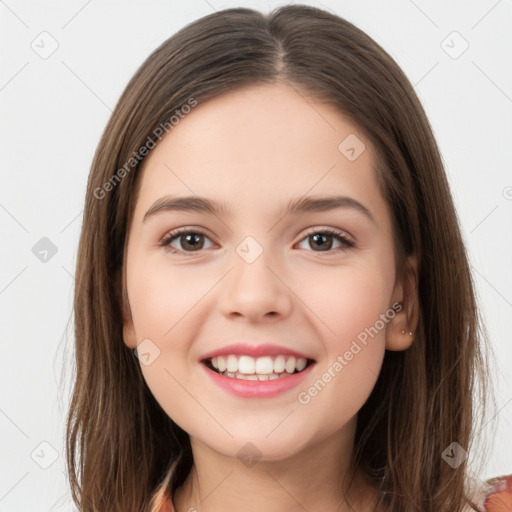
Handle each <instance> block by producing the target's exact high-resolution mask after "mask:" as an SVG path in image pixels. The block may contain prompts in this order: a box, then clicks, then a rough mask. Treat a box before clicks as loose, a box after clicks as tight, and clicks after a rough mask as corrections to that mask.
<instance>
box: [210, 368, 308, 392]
mask: <svg viewBox="0 0 512 512" xmlns="http://www.w3.org/2000/svg"><path fill="white" fill-rule="evenodd" d="M314 365H315V363H313V364H310V365H309V366H308V367H307V368H305V369H304V370H302V371H301V372H299V373H294V374H293V375H291V376H289V377H281V378H279V379H273V380H243V379H236V378H233V377H226V376H225V375H221V374H220V373H217V372H214V371H213V370H210V368H208V366H206V365H205V364H204V363H201V366H202V367H203V368H204V370H205V371H206V373H207V374H208V376H209V377H210V379H212V381H213V382H214V383H215V384H216V385H217V386H219V387H220V388H222V389H225V390H226V391H229V392H230V393H232V394H233V395H236V396H240V397H243V398H270V397H273V396H276V395H279V394H280V393H284V392H285V391H288V390H290V389H292V388H294V387H295V386H298V385H299V384H300V383H301V382H302V381H303V380H304V379H305V378H306V376H307V375H309V373H310V372H311V369H312V368H313V366H314Z"/></svg>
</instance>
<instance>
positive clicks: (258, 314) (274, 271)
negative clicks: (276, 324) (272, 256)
mask: <svg viewBox="0 0 512 512" xmlns="http://www.w3.org/2000/svg"><path fill="white" fill-rule="evenodd" d="M282 274H283V272H282V271H281V272H280V271H279V269H278V267H276V265H275V260H274V265H272V263H271V262H270V261H269V259H268V258H267V255H266V251H263V253H262V254H261V255H260V256H259V257H258V258H257V259H256V260H255V261H253V262H252V263H248V262H246V261H244V259H242V258H241V257H239V256H238V254H235V256H234V258H233V268H232V270H231V271H230V272H229V274H228V275H227V276H226V278H225V283H224V286H223V291H222V295H221V297H220V299H219V300H220V308H221V311H222V313H223V314H224V315H225V316H227V317H230V318H235V317H239V318H246V319H247V320H248V321H250V322H261V321H268V320H269V319H271V318H275V319H276V320H277V319H278V318H281V319H282V318H284V317H286V316H288V315H289V314H290V311H291V307H292V295H293V292H292V291H291V288H290V287H289V284H288V283H286V279H284V276H283V275H282Z"/></svg>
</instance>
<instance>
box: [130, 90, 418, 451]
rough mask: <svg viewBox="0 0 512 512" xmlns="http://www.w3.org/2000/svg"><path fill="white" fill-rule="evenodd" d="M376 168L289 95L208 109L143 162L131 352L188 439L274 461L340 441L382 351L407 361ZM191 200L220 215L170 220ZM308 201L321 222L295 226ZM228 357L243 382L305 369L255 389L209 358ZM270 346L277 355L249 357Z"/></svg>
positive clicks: (187, 213)
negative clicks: (245, 449)
mask: <svg viewBox="0 0 512 512" xmlns="http://www.w3.org/2000/svg"><path fill="white" fill-rule="evenodd" d="M347 137H348V139H347ZM351 148H352V149H351ZM374 165H375V155H374V151H373V148H372V146H371V144H370V141H369V140H368V139H367V138H366V137H365V135H364V134H363V133H362V132H361V131H360V130H359V129H358V127H357V126H355V125H353V124H351V123H350V122H349V121H348V120H347V119H346V118H344V117H343V116H342V115H341V114H340V113H339V112H338V111H337V110H335V109H334V108H333V107H331V106H328V105H326V104H323V103H320V102H317V101H314V99H312V98H308V99H307V101H305V99H304V98H303V97H302V96H300V95H299V94H298V93H297V92H295V90H294V89H292V88H290V87H288V86H286V85H284V84H278V85H263V86H255V87H251V88H246V89H243V90H239V91H236V92H230V93H228V94H226V95H224V96H221V97H218V98H215V99H213V100H210V101H208V102H205V103H204V104H199V105H198V106H197V107H196V108H195V109H193V110H192V111H191V112H190V113H189V114H188V115H187V116H186V117H185V118H184V119H182V120H180V122H179V124H177V125H175V126H174V127H173V129H172V131H170V132H169V133H168V134H167V135H166V136H165V137H164V138H163V140H162V141H161V143H160V144H159V145H158V146H157V147H156V148H155V149H153V150H152V151H151V153H150V154H149V155H148V156H147V157H146V159H145V162H144V167H143V170H142V174H141V176H139V179H140V180H141V181H140V189H139V194H138V197H137V202H136V206H135V209H134V216H133V221H132V223H131V227H130V231H129V233H128V237H127V243H126V250H125V260H124V271H125V285H126V289H127V296H128V299H129V310H128V309H127V310H126V311H125V321H124V341H125V344H126V345H127V346H129V347H130V348H135V347H136V346H137V345H139V344H141V343H142V345H140V347H139V363H140V366H141V370H142V372H143V375H144V378H145V380H146V382H147V384H148V386H149V388H150V389H151V391H152V393H153V395H154V397H155V399H156V400H157V401H158V402H159V404H160V405H161V406H162V408H163V409H164V410H165V411H166V413H167V414H168V415H169V417H171V418H172V419H173V420H174V421H175V422H176V423H177V424H178V425H180V426H181V427H182V428H183V429H184V430H185V431H187V432H188V433H189V434H190V436H191V438H193V439H195V440H198V441H199V442H201V443H202V444H204V445H205V446H208V447H210V448H212V449H213V450H215V451H216V452H218V453H220V454H224V455H226V456H230V457H235V456H237V453H238V452H239V450H240V448H241V447H242V446H244V445H245V443H247V442H251V443H253V444H254V445H255V446H256V447H257V448H258V450H259V451H260V452H261V454H262V457H263V458H264V459H268V460H271V459H278V458H283V457H286V456H288V455H292V454H294V453H297V452H299V451H300V450H304V449H306V448H307V447H311V446H313V445H314V444H316V443H318V442H320V441H323V440H326V439H328V438H330V437H332V436H336V435H342V433H343V431H344V429H348V428H349V427H350V428H352V427H353V425H354V421H355V419H356V418H357V412H358V410H359V409H360V408H361V406H362V405H363V404H364V402H365V401H366V399H367V398H368V396H369V394H370V392H371V390H372V389H373V387H374V384H375V382H376V380H377V376H378V374H379V371H380V368H381V364H382V360H383V357H384V351H385V350H386V348H387V349H390V350H402V349H405V348H407V347H408V346H409V342H408V330H409V327H410V326H409V325H407V318H406V315H407V312H406V311H405V308H403V309H402V310H401V311H400V307H401V306H400V305H398V306H397V305H396V303H397V302H400V301H402V299H403V298H404V290H405V285H404V283H402V282H401V281H399V280H398V279H397V278H396V275H395V255H394V247H393V236H392V223H391V212H390V210H389V207H388V205H387V204H386V202H385V200H384V198H383V196H382V194H381V192H380V190H379V188H378V185H377V176H376V174H375V170H374V168H373V166H374ZM185 197H192V198H194V199H195V200H196V206H197V204H199V201H197V200H198V198H199V197H200V198H206V199H208V200H209V201H210V202H211V203H212V204H213V205H214V206H217V207H218V208H219V210H218V211H215V212H212V211H210V210H209V209H208V208H203V209H201V208H199V209H197V208H195V209H194V208H190V202H188V203H186V202H183V201H182V202H181V203H178V204H176V203H175V204H174V206H173V205H172V204H170V203H169V201H168V204H167V206H162V205H163V204H164V201H161V200H162V198H167V199H179V198H185ZM339 197H342V198H344V199H342V200H340V201H338V203H335V201H333V202H332V203H331V204H330V207H329V208H326V207H325V204H326V202H324V203H323V205H324V207H319V205H320V206H321V203H314V201H313V200H316V199H319V198H339ZM304 198H310V202H309V205H310V206H311V205H314V204H316V208H309V209H308V208H306V209H304V208H302V209H301V208H297V209H296V210H293V211H291V212H288V207H289V205H290V204H291V203H293V202H294V201H295V202H296V200H297V199H304ZM155 204H156V206H155ZM180 204H181V206H180ZM184 204H188V205H189V207H186V208H184V207H183V205H184ZM158 205H160V206H161V208H158ZM328 206H329V205H328ZM221 207H222V208H221ZM148 212H149V213H148ZM177 230H179V231H180V232H179V234H178V233H177ZM165 243H166V244H167V245H164V244H165ZM394 304H395V307H394V308H393V305H394ZM402 330H406V331H407V332H406V333H405V335H404V334H401V331H402ZM231 344H242V345H246V346H248V347H249V348H247V347H246V349H244V348H243V347H242V349H240V350H235V349H228V353H231V354H233V355H238V356H240V355H245V358H244V361H245V362H244V363H243V364H242V358H240V359H238V357H237V358H234V359H233V357H231V361H233V360H234V361H235V363H232V364H235V365H236V363H237V362H238V363H239V364H240V367H239V369H238V371H240V372H242V373H244V372H249V373H252V372H254V370H255V368H253V369H252V370H251V364H256V365H257V368H258V369H260V370H261V373H262V374H265V372H267V371H268V369H267V370H264V367H265V364H268V362H269V358H270V364H271V365H272V364H273V365H274V366H270V368H271V371H272V372H273V373H274V374H275V373H276V372H277V373H280V372H282V371H283V370H282V368H279V363H278V362H277V359H278V358H280V361H282V360H283V359H284V364H291V365H292V366H293V362H292V363H289V360H290V357H291V356H290V355H289V354H290V353H291V352H295V353H296V354H297V355H298V356H299V355H300V356H306V357H305V358H306V359H307V361H306V363H307V364H308V366H307V367H306V368H305V370H303V371H301V372H300V373H298V374H296V375H294V376H285V377H279V378H278V379H275V378H273V379H270V380H262V381H261V384H260V381H259V380H258V381H257V382H256V381H254V380H239V379H236V378H233V377H228V376H220V375H219V374H217V373H215V372H214V371H213V370H211V369H209V368H208V367H207V365H208V364H209V361H206V362H205V357H206V356H207V355H211V353H212V352H215V351H217V350H219V349H224V348H225V347H227V346H228V345H231ZM264 344H271V345H274V346H277V348H276V347H274V351H272V350H271V349H270V348H268V347H267V348H264V349H263V351H262V352H260V353H254V356H255V357H254V358H251V357H249V358H248V357H247V356H248V355H250V354H251V352H250V348H261V347H262V345H264ZM265 350H266V351H267V352H269V354H267V356H266V357H265ZM244 352H247V353H246V354H244ZM280 354H281V355H280ZM256 356H258V357H256ZM283 356H284V357H283ZM259 358H261V359H264V360H265V363H258V359H259ZM228 359H229V358H227V357H225V358H224V364H226V363H227V362H228ZM298 359H299V357H297V359H296V360H295V363H296V366H295V369H296V368H297V363H298ZM212 362H216V364H217V365H221V367H222V362H221V360H220V358H219V357H216V358H215V359H214V360H213V361H212ZM245 364H247V365H248V366H244V365H245ZM276 365H277V366H276ZM299 367H300V364H299ZM292 371H295V370H292ZM214 373H215V374H214ZM213 374H214V375H213ZM244 375H245V373H244ZM257 378H258V379H259V377H258V376H257ZM263 378H264V377H263ZM286 379H290V382H291V384H288V383H286V384H284V381H286ZM292 379H294V380H293V382H292ZM228 381H229V382H228ZM233 381H235V382H237V383H240V382H241V383H242V385H241V386H240V387H241V388H243V389H242V390H240V389H239V388H238V387H236V385H232V383H233ZM226 382H227V384H226ZM277 383H279V384H277ZM251 386H252V387H251ZM292 411H293V414H291V412H292ZM283 418H286V419H284V420H283Z"/></svg>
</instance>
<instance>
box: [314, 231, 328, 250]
mask: <svg viewBox="0 0 512 512" xmlns="http://www.w3.org/2000/svg"><path fill="white" fill-rule="evenodd" d="M326 237H330V238H331V243H330V244H325V243H324V245H323V246H322V245H320V248H321V249H323V250H329V249H330V248H331V247H332V237H331V235H322V234H315V235H312V236H311V238H313V239H314V240H315V243H317V242H318V240H319V239H320V238H322V239H323V240H324V242H325V238H326Z"/></svg>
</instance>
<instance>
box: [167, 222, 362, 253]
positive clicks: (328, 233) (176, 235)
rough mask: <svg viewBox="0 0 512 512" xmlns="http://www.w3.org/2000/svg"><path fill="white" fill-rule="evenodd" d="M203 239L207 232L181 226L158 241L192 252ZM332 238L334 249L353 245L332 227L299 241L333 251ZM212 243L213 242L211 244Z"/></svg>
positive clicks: (172, 248) (201, 246)
mask: <svg viewBox="0 0 512 512" xmlns="http://www.w3.org/2000/svg"><path fill="white" fill-rule="evenodd" d="M205 239H207V240H209V238H208V236H207V234H206V233H205V232H203V231H202V230H200V229H190V228H181V229H176V230H174V231H171V232H170V233H168V234H167V235H166V236H165V237H164V238H163V239H162V241H161V242H160V245H161V246H162V247H165V248H166V249H167V250H169V251H170V252H171V253H185V254H186V253H189V254H190V253H194V252H199V251H201V250H202V249H206V248H207V247H205V246H204V241H205ZM333 239H335V240H337V241H338V242H339V244H340V245H339V246H338V247H337V248H336V247H335V248H334V249H339V250H347V249H350V248H352V247H354V246H355V243H354V242H352V241H351V240H349V238H348V237H346V236H345V234H344V232H342V231H339V230H337V229H333V228H325V229H320V230H319V229H318V228H317V229H316V230H315V231H311V232H310V233H309V234H308V235H306V237H305V238H303V239H302V241H301V243H304V241H306V240H309V242H310V243H309V246H310V247H315V246H316V247H317V248H319V250H318V251H313V252H333ZM175 241H178V242H179V243H180V245H181V248H179V247H178V248H177V247H175V246H173V245H171V244H173V243H174V242H175ZM212 245H213V244H212Z"/></svg>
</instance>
